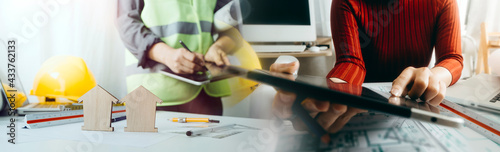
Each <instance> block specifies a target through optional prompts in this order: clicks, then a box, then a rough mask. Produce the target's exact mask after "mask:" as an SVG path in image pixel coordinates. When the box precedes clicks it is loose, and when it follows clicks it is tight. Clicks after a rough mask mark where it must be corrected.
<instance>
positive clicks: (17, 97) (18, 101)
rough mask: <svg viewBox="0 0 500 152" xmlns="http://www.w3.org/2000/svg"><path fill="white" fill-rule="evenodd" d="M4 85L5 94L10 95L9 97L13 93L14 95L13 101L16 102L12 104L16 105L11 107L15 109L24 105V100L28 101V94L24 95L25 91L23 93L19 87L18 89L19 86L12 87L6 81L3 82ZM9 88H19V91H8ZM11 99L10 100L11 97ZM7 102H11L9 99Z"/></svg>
mask: <svg viewBox="0 0 500 152" xmlns="http://www.w3.org/2000/svg"><path fill="white" fill-rule="evenodd" d="M2 85H3V88H4V91H5V94H6V95H7V96H9V97H10V96H12V95H13V96H14V100H13V101H15V102H14V104H12V105H15V106H14V107H11V108H13V109H15V108H19V107H21V106H23V103H24V101H26V99H27V98H26V95H24V93H23V92H21V91H20V90H19V89H17V88H11V87H10V86H9V85H7V84H6V83H2ZM7 90H18V91H15V92H7ZM9 100H10V99H9ZM7 102H8V103H9V104H10V101H7ZM12 105H11V106H12Z"/></svg>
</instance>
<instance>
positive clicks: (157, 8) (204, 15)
mask: <svg viewBox="0 0 500 152" xmlns="http://www.w3.org/2000/svg"><path fill="white" fill-rule="evenodd" d="M229 2H231V0H119V1H118V16H117V26H118V31H119V33H120V36H121V38H122V40H123V42H124V44H125V47H126V48H127V50H126V52H125V62H126V67H125V68H126V74H127V77H126V81H127V91H128V92H131V91H132V90H133V89H135V88H137V87H139V86H141V85H142V86H144V87H145V88H147V89H148V90H150V91H151V92H152V93H153V94H155V95H156V96H158V97H159V98H161V99H162V100H163V103H162V104H158V106H157V109H159V110H168V111H179V112H190V113H200V114H213V115H222V102H221V97H223V96H228V95H230V94H231V91H230V89H229V86H228V82H227V81H225V80H224V81H218V82H214V83H210V84H207V85H202V86H195V85H191V84H189V83H186V82H182V81H179V80H176V79H173V78H171V77H168V76H165V75H163V74H161V73H158V70H159V69H162V68H165V67H168V68H170V69H171V70H172V71H174V72H176V73H179V74H193V73H196V72H198V71H202V70H203V69H204V64H205V62H208V61H210V62H215V63H216V64H217V65H224V64H229V60H228V58H227V57H226V54H227V53H231V51H233V50H235V49H236V48H238V47H239V43H238V42H237V41H236V40H237V39H239V37H238V36H239V34H238V35H236V36H235V34H229V33H235V32H217V31H216V30H214V27H213V25H214V13H215V12H217V11H218V10H219V9H220V8H221V7H223V6H225V5H226V4H228V3H229ZM228 31H229V30H228ZM236 33H238V32H236ZM214 35H218V37H217V38H215V39H214ZM235 37H238V38H235ZM179 40H182V41H183V42H184V43H185V44H186V45H187V47H188V48H189V49H190V50H191V51H193V52H194V53H191V52H189V51H188V50H187V49H185V48H183V47H182V45H180V44H179Z"/></svg>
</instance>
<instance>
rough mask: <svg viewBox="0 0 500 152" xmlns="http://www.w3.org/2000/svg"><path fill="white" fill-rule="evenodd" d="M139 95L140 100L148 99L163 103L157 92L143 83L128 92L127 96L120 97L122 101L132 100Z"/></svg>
mask: <svg viewBox="0 0 500 152" xmlns="http://www.w3.org/2000/svg"><path fill="white" fill-rule="evenodd" d="M137 96H139V97H140V98H142V99H140V100H148V101H153V102H156V103H162V102H163V101H162V100H161V99H160V98H158V97H157V96H156V95H155V94H153V93H152V92H151V91H149V90H148V89H146V88H144V87H143V86H142V85H141V86H139V87H137V88H136V89H135V90H134V91H132V92H130V93H128V94H127V95H126V96H125V97H123V98H122V99H120V101H121V102H127V101H130V100H137V99H136V98H137Z"/></svg>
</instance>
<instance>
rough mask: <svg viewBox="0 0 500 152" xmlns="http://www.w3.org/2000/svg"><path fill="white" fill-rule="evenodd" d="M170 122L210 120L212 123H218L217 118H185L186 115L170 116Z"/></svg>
mask: <svg viewBox="0 0 500 152" xmlns="http://www.w3.org/2000/svg"><path fill="white" fill-rule="evenodd" d="M169 120H171V121H172V122H180V123H186V122H212V123H219V122H220V121H219V120H212V119H208V118H186V117H179V118H172V119H169Z"/></svg>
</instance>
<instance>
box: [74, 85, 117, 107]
mask: <svg viewBox="0 0 500 152" xmlns="http://www.w3.org/2000/svg"><path fill="white" fill-rule="evenodd" d="M98 93H101V94H100V95H102V94H104V95H106V96H105V97H107V98H110V99H111V100H112V102H113V103H117V102H118V98H116V97H115V96H114V95H113V94H111V93H109V92H108V91H107V90H106V89H104V88H102V87H101V86H100V85H96V86H95V87H94V88H92V89H90V90H89V91H87V93H85V94H84V95H82V96H81V97H80V98H78V102H82V101H83V100H85V98H89V96H91V95H97V94H98ZM105 97H101V98H105Z"/></svg>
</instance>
